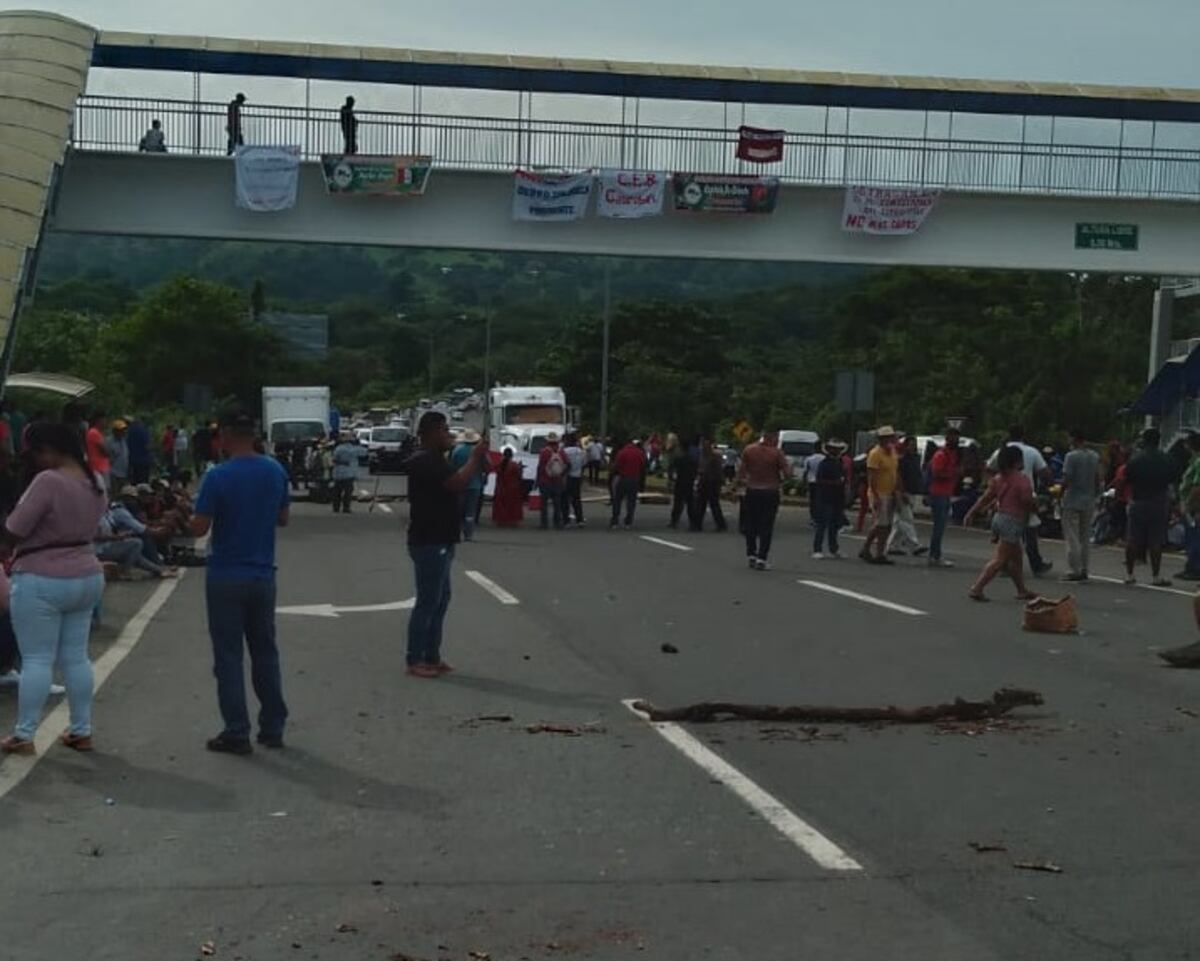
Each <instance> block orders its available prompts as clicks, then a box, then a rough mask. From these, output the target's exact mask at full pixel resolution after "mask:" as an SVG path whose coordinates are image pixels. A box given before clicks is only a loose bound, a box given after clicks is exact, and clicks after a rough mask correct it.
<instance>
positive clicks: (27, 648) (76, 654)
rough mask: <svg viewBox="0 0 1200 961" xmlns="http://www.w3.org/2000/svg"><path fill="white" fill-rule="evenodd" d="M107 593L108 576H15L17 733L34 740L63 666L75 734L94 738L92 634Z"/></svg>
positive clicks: (13, 620)
mask: <svg viewBox="0 0 1200 961" xmlns="http://www.w3.org/2000/svg"><path fill="white" fill-rule="evenodd" d="M103 593H104V575H103V574H89V575H87V576H86V577H43V576H42V575H40V574H15V575H13V579H12V622H13V629H14V630H15V631H16V634H17V646H18V647H19V648H20V649H21V688H20V693H19V695H18V697H17V724H16V727H15V728H14V733H15V734H16V735H17V737H19V738H23V739H25V740H27V741H31V740H33V736H34V734H36V733H37V729H38V725H39V724H40V723H41V721H42V710H43V708H45V706H46V698H47V697H49V696H50V681H51V679H52V676H53V673H54V664H55V662H56V661H57V662H58V664H59V666H60V667H61V668H62V673H63V681H64V683H65V684H66V685H67V703H68V704H69V705H70V708H71V728H70V730H71V733H72V734H77V735H80V736H86V735H89V734H91V733H92V662H91V661H89V660H88V634H89V633H90V632H91V627H92V610H93V609H94V608H95V606H96V605H97V604H98V603H100V595H101V594H103Z"/></svg>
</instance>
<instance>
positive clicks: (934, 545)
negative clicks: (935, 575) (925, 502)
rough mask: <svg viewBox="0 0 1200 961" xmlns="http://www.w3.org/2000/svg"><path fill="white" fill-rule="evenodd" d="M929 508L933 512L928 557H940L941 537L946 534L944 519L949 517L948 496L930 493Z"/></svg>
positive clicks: (933, 558) (935, 558) (932, 558)
mask: <svg viewBox="0 0 1200 961" xmlns="http://www.w3.org/2000/svg"><path fill="white" fill-rule="evenodd" d="M929 509H930V511H932V512H933V532H932V533H931V534H930V535H929V559H930V560H931V561H940V560H941V559H942V538H943V537H945V535H946V521H947V519H948V518H949V517H950V498H949V497H948V496H947V495H945V494H930V495H929Z"/></svg>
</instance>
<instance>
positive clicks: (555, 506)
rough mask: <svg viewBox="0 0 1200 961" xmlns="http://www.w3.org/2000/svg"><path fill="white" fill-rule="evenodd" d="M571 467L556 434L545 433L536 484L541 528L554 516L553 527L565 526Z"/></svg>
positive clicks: (560, 528) (546, 525)
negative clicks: (540, 507)
mask: <svg viewBox="0 0 1200 961" xmlns="http://www.w3.org/2000/svg"><path fill="white" fill-rule="evenodd" d="M570 469H571V465H570V463H568V461H567V458H566V455H565V454H564V453H563V451H562V448H561V447H560V446H559V440H558V434H556V433H554V432H553V431H551V432H550V433H549V434H547V435H546V446H545V447H543V448H542V450H541V452H540V453H539V454H538V468H537V484H538V490H539V491H541V494H542V509H541V515H542V530H546V529H547V528H548V527H549V526H550V524H549V519H550V517H551V516H553V518H554V529H555V530H556V531H561V530H562V529H563V528H564V527H566V525H567V522H566V517H565V513H566V497H567V474H568V473H569V471H570Z"/></svg>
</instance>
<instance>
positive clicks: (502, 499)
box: [492, 447, 525, 527]
mask: <svg viewBox="0 0 1200 961" xmlns="http://www.w3.org/2000/svg"><path fill="white" fill-rule="evenodd" d="M521 473H522V472H521V465H520V464H518V463H516V462H514V461H513V452H512V448H511V447H506V448H505V449H504V456H503V457H501V458H500V463H499V464H498V465H497V466H496V492H495V494H493V495H492V522H493V523H494V524H495V525H496V526H497V527H517V526H519V525H520V523H521V522H522V521H523V520H524V519H525V489H524V485H523V484H522V482H521Z"/></svg>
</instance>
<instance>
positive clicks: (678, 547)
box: [639, 534, 695, 551]
mask: <svg viewBox="0 0 1200 961" xmlns="http://www.w3.org/2000/svg"><path fill="white" fill-rule="evenodd" d="M639 536H640V537H641V539H642V540H644V541H649V542H650V543H651V544H661V545H662V546H663V547H670V548H673V549H674V550H677V551H694V550H695V548H694V547H688V546H687V544H676V543H675V542H674V541H664V540H663V539H662V538H661V537H651V536H650V535H649V534H641V535H639Z"/></svg>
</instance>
